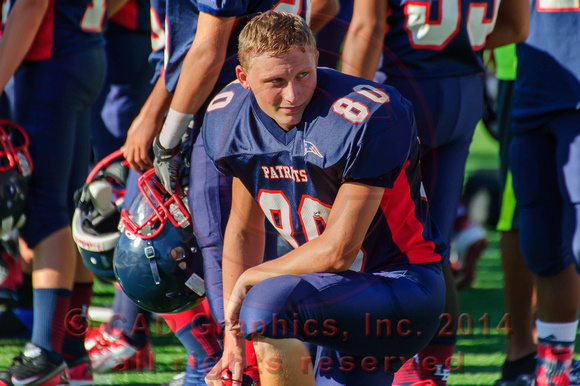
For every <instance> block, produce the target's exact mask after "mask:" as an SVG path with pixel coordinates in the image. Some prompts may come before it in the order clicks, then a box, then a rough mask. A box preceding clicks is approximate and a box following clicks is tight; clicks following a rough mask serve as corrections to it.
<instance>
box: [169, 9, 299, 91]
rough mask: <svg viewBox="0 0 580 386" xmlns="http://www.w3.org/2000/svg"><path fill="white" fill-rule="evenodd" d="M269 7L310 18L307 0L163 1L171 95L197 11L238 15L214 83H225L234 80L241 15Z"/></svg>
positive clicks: (189, 44) (192, 34) (193, 31)
mask: <svg viewBox="0 0 580 386" xmlns="http://www.w3.org/2000/svg"><path fill="white" fill-rule="evenodd" d="M270 9H275V10H278V11H287V12H292V13H295V14H298V15H301V16H303V17H304V18H305V19H306V21H307V22H308V21H309V18H310V0H280V1H276V0H263V1H262V0H220V1H217V0H198V1H194V0H185V1H173V2H168V4H167V28H166V33H167V45H166V47H165V50H166V53H165V85H166V87H167V90H168V91H169V92H170V93H172V94H173V92H174V91H175V87H176V86H177V79H178V78H179V74H180V72H181V64H182V62H183V59H184V58H185V55H187V52H188V51H189V48H190V47H191V44H192V43H193V39H194V37H195V31H196V29H197V20H198V16H199V12H205V13H209V14H210V15H214V16H217V17H232V16H238V17H239V18H238V20H237V21H236V24H235V26H234V30H233V33H232V38H230V41H229V43H228V48H227V54H226V60H225V62H224V65H223V67H222V71H221V73H220V76H219V78H218V83H221V84H222V85H225V84H228V83H229V82H231V81H232V80H234V79H235V67H236V65H237V64H238V57H237V52H238V40H237V36H238V35H239V33H240V32H241V30H242V28H243V27H244V25H245V21H246V18H244V17H243V16H250V15H254V14H256V13H258V12H266V11H268V10H270Z"/></svg>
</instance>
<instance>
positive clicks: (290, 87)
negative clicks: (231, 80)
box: [236, 48, 318, 131]
mask: <svg viewBox="0 0 580 386" xmlns="http://www.w3.org/2000/svg"><path fill="white" fill-rule="evenodd" d="M317 60H318V54H317V52H316V51H314V50H312V49H306V51H305V52H302V49H300V48H294V49H293V50H292V51H289V52H288V53H286V54H282V55H278V56H269V55H268V54H264V55H261V56H258V57H256V58H254V59H252V61H251V67H250V70H244V69H243V68H242V67H241V66H238V67H237V69H236V72H237V75H238V79H239V80H240V82H241V84H242V86H243V87H244V88H246V89H248V90H250V89H251V90H252V91H253V93H254V95H255V96H256V101H257V102H258V105H259V106H260V108H261V109H262V110H263V111H264V112H265V113H266V114H268V116H269V117H270V118H272V119H273V120H274V121H276V123H277V124H278V126H280V127H281V128H282V129H284V130H286V131H288V130H291V129H292V128H293V127H294V126H296V125H297V124H299V123H300V121H301V120H302V115H303V114H304V109H305V108H306V106H307V105H308V103H309V102H310V99H311V98H312V94H314V89H315V88H316V64H317Z"/></svg>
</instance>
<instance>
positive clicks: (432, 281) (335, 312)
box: [240, 263, 445, 385]
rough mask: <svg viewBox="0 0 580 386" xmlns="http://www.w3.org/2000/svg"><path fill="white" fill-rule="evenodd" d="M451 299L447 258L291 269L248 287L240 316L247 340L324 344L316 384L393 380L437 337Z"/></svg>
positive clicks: (385, 381)
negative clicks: (369, 269) (371, 267)
mask: <svg viewBox="0 0 580 386" xmlns="http://www.w3.org/2000/svg"><path fill="white" fill-rule="evenodd" d="M444 299H445V284H444V280H443V276H442V274H441V264H440V263H430V264H426V265H400V266H396V267H393V268H392V270H390V271H387V272H382V273H360V272H354V271H346V272H342V273H313V274H305V275H300V276H292V275H284V276H278V277H275V278H272V279H267V280H264V281H262V282H260V283H258V284H257V285H255V286H254V287H253V288H252V289H251V290H250V291H249V292H248V294H247V296H246V298H245V299H244V303H243V305H242V309H241V313H240V320H241V324H242V329H243V330H244V332H245V335H246V337H247V338H248V339H252V338H253V337H254V336H255V335H261V336H266V337H269V338H274V339H276V338H279V339H283V338H296V339H299V340H301V341H303V342H307V343H312V344H316V345H318V346H319V349H318V355H317V363H318V365H317V366H315V372H316V380H317V383H316V384H317V385H321V384H329V385H330V384H332V385H346V384H352V385H379V384H390V381H391V380H392V376H393V374H394V372H395V371H396V370H397V369H398V368H399V367H400V366H401V364H402V362H404V360H405V358H410V357H412V356H413V355H415V354H416V353H417V352H419V351H420V350H421V349H422V348H423V347H425V346H426V345H427V343H428V342H429V341H430V340H431V338H432V336H433V334H434V333H435V330H436V328H437V326H438V325H439V316H440V314H441V312H442V311H443V305H444ZM401 357H402V358H401ZM365 358H366V359H365Z"/></svg>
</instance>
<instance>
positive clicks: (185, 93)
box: [171, 20, 233, 114]
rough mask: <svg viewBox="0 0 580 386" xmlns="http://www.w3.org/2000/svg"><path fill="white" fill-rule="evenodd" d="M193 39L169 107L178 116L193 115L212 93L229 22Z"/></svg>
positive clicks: (227, 35) (214, 25)
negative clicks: (177, 113) (181, 114)
mask: <svg viewBox="0 0 580 386" xmlns="http://www.w3.org/2000/svg"><path fill="white" fill-rule="evenodd" d="M212 21H213V24H212V27H213V28H212V29H211V30H210V31H209V32H207V33H205V34H203V35H201V36H200V35H198V36H196V37H195V40H194V42H193V44H192V46H191V48H190V49H189V52H188V53H187V55H186V57H185V59H184V61H183V66H182V69H181V74H180V75H179V81H178V82H177V87H176V89H175V93H174V97H173V101H172V102H171V108H172V109H173V110H176V111H179V112H180V113H186V114H195V113H197V111H198V110H199V108H200V107H201V106H202V105H203V103H204V102H205V101H206V99H207V98H208V97H209V95H210V93H211V91H212V90H213V88H214V86H215V84H216V82H217V79H218V77H219V74H220V72H221V69H222V67H223V63H224V60H225V57H226V52H227V44H228V38H229V34H230V31H231V28H232V24H233V20H232V21H223V22H222V24H217V22H216V21H215V20H212Z"/></svg>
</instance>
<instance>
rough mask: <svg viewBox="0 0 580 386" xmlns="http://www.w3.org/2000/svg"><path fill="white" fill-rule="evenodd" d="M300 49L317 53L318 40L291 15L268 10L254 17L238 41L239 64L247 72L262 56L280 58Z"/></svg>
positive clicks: (300, 20)
mask: <svg viewBox="0 0 580 386" xmlns="http://www.w3.org/2000/svg"><path fill="white" fill-rule="evenodd" d="M297 47H298V48H301V49H302V51H303V52H306V49H307V48H311V49H313V50H316V40H315V39H314V35H313V34H312V31H311V30H310V28H309V27H308V25H307V24H306V21H304V19H302V18H301V17H300V16H297V15H294V14H292V13H288V12H274V11H268V12H265V13H262V14H259V15H258V16H256V17H254V18H252V19H251V20H250V21H249V22H248V24H246V26H245V27H244V28H243V29H242V32H241V33H240V37H239V42H238V56H239V59H240V64H241V65H242V67H243V68H244V69H246V70H249V69H250V67H251V62H252V59H254V58H255V57H258V56H260V55H263V54H268V55H272V56H277V55H281V54H284V53H287V52H290V51H292V50H293V49H294V48H297Z"/></svg>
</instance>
